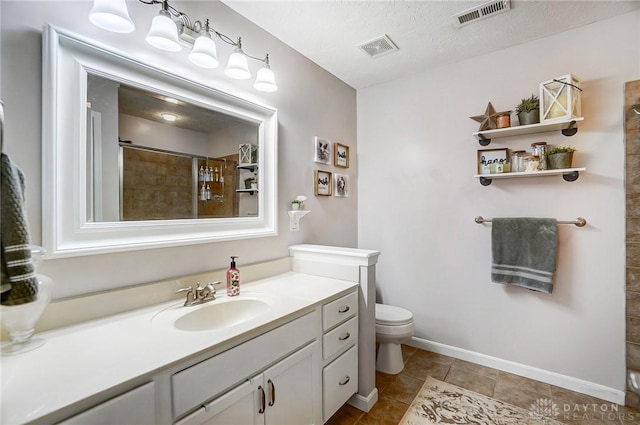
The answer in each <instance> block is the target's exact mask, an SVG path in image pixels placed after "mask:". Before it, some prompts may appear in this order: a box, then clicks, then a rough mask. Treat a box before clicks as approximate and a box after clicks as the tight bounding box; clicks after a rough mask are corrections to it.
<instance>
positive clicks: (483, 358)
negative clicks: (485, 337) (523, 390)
mask: <svg viewBox="0 0 640 425" xmlns="http://www.w3.org/2000/svg"><path fill="white" fill-rule="evenodd" d="M405 344H406V345H409V346H411V347H416V348H422V349H424V350H428V351H432V352H434V353H439V354H444V355H446V356H450V357H455V358H456V359H460V360H466V361H469V362H473V363H477V364H479V365H482V366H487V367H492V368H494V369H498V370H502V371H504V372H509V373H513V374H514V375H520V376H524V377H526V378H531V379H535V380H537V381H540V382H545V383H547V384H551V385H555V386H557V387H561V388H566V389H568V390H571V391H576V392H579V393H582V394H587V395H590V396H592V397H596V398H599V399H602V400H607V401H610V402H612V403H617V404H621V405H624V398H625V392H624V391H621V390H617V389H615V388H609V387H605V386H604V385H601V384H596V383H594V382H589V381H584V380H582V379H578V378H573V377H571V376H566V375H561V374H559V373H556V372H550V371H548V370H544V369H538V368H535V367H531V366H527V365H523V364H520V363H515V362H512V361H509V360H503V359H499V358H497V357H492V356H487V355H485V354H481V353H476V352H475V351H469V350H465V349H463V348H458V347H452V346H450V345H445V344H441V343H439V342H433V341H429V340H426V339H422V338H417V337H413V338H411V340H409V341H407V342H405Z"/></svg>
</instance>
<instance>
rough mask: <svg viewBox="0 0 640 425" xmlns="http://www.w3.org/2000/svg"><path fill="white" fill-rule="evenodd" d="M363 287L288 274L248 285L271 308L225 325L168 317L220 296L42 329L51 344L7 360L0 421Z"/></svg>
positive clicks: (22, 417) (61, 404) (78, 396)
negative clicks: (186, 327) (206, 326)
mask: <svg viewBox="0 0 640 425" xmlns="http://www.w3.org/2000/svg"><path fill="white" fill-rule="evenodd" d="M357 286H358V283H357V282H350V281H344V280H337V279H330V278H325V277H320V276H312V275H307V274H302V273H295V272H288V273H284V274H282V275H278V276H275V277H271V278H267V279H262V280H259V281H256V282H252V283H250V284H243V285H242V287H241V293H240V296H239V297H237V298H238V299H239V298H242V297H243V296H244V297H252V298H262V299H265V300H267V301H268V302H269V303H270V304H271V306H270V309H269V310H268V311H267V312H265V313H262V314H261V315H259V316H258V317H256V318H254V319H250V320H248V321H246V322H243V323H240V324H237V325H233V326H231V327H228V328H224V329H220V330H211V331H198V332H189V331H182V330H178V329H175V328H174V327H173V325H172V321H173V320H168V318H169V317H170V316H171V315H174V316H175V314H176V313H175V312H176V311H182V310H181V309H184V311H185V312H189V311H192V309H198V308H203V307H205V306H209V305H211V304H213V303H215V302H216V301H212V302H211V303H209V304H203V305H200V306H194V307H180V308H179V309H178V308H175V307H176V306H181V305H182V302H181V301H179V302H176V301H171V302H169V303H165V304H161V305H156V306H152V307H148V308H144V309H140V310H136V311H132V312H129V313H125V314H120V315H116V316H112V317H109V318H106V319H101V320H96V321H91V322H86V323H83V324H80V325H77V326H72V327H68V328H63V329H58V330H53V331H49V332H44V333H40V334H36V335H35V336H34V338H43V339H45V340H46V343H45V345H44V346H42V347H40V348H38V349H36V350H34V351H31V352H27V353H23V354H18V355H14V356H8V357H2V358H1V360H0V366H1V370H0V372H1V380H2V386H1V388H2V391H1V397H2V400H1V410H2V412H1V416H0V418H1V420H0V422H1V423H2V424H7V425H9V424H11V425H13V424H20V423H26V422H30V421H34V420H36V419H38V418H41V417H43V416H45V415H48V414H50V413H52V412H55V411H57V410H60V409H63V408H65V407H67V406H70V405H72V404H74V403H76V402H78V401H80V400H82V399H85V398H87V397H89V396H91V395H94V394H98V393H100V392H103V391H105V390H108V389H110V388H113V387H115V386H117V385H119V384H122V383H124V382H127V381H129V380H132V379H134V378H138V377H141V376H144V375H148V374H150V373H152V372H154V371H157V370H159V369H162V368H165V367H167V366H169V365H172V364H175V363H178V362H180V361H183V360H185V359H187V358H189V357H191V356H194V355H196V354H198V353H202V352H204V351H208V350H214V349H216V348H221V349H222V348H226V347H230V346H232V345H235V344H236V343H239V342H242V341H244V340H245V339H247V338H249V337H253V336H257V335H259V334H261V333H263V332H266V331H267V330H270V329H272V328H275V327H277V326H279V325H281V324H283V323H284V322H285V321H286V320H287V318H293V317H294V316H297V315H301V313H302V312H304V311H305V310H310V309H311V308H313V307H315V306H317V305H319V304H321V303H324V302H325V301H328V300H330V299H332V298H337V297H338V296H341V295H343V294H345V293H347V292H349V291H351V290H353V289H354V288H355V287H357ZM221 292H224V291H222V290H219V293H221ZM224 297H226V295H220V296H219V298H224ZM70 314H73V313H70Z"/></svg>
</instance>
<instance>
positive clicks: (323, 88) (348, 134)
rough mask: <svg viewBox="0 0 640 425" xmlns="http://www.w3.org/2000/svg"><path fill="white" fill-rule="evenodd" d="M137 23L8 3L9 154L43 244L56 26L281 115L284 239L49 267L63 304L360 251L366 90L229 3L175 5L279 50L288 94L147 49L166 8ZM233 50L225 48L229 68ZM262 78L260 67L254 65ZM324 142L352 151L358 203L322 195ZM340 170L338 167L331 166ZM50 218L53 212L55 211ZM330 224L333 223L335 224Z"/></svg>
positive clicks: (81, 10) (135, 12)
mask: <svg viewBox="0 0 640 425" xmlns="http://www.w3.org/2000/svg"><path fill="white" fill-rule="evenodd" d="M127 3H128V6H129V11H130V14H131V16H132V18H133V19H134V21H135V22H136V31H135V32H134V33H132V34H115V33H110V32H107V31H104V30H101V29H100V28H97V27H95V26H93V25H92V24H91V23H90V22H89V20H88V13H89V10H90V9H91V6H92V2H91V1H81V2H78V1H74V2H57V1H42V2H35V1H28V2H23V1H2V2H0V9H1V19H2V21H1V27H2V34H1V41H2V45H1V55H2V56H1V63H2V68H1V75H2V82H1V93H2V97H3V100H4V102H5V105H6V132H5V143H4V144H5V147H4V148H5V151H6V152H7V153H8V154H9V155H10V156H11V157H12V159H13V160H14V161H15V162H16V163H17V164H18V165H19V166H20V167H21V169H22V170H23V171H24V173H25V175H26V179H27V202H28V219H29V224H30V226H31V232H32V239H33V242H34V243H36V244H38V243H41V234H40V232H41V220H42V214H43V212H42V211H41V164H40V161H41V134H40V133H41V124H40V123H41V118H42V116H41V95H42V93H41V88H42V83H41V79H42V71H41V70H42V60H41V54H42V53H41V50H42V47H41V45H42V37H41V33H42V27H43V25H45V24H47V23H50V24H53V25H55V26H58V27H61V28H65V29H68V30H70V31H73V32H75V33H78V34H80V35H83V36H86V37H89V38H91V39H94V40H98V41H100V42H101V43H104V44H106V45H109V46H111V47H113V48H117V49H119V50H122V51H124V52H125V53H127V54H130V55H135V56H138V57H142V58H144V59H145V60H146V61H148V62H150V63H153V64H154V65H156V66H159V67H161V68H165V69H170V70H172V71H174V72H177V73H181V74H183V75H190V76H191V77H192V78H194V79H198V80H199V81H200V82H203V83H206V84H212V85H214V86H215V87H216V88H218V89H220V90H223V91H227V92H230V93H232V94H234V95H238V96H243V97H246V98H249V99H251V100H254V101H257V102H260V103H263V104H266V105H269V106H272V107H275V108H277V109H278V118H279V128H278V131H279V153H278V169H279V172H278V179H279V185H278V205H279V212H278V221H279V225H278V236H276V237H268V238H259V239H253V240H243V241H232V242H221V243H212V244H200V245H190V246H184V247H175V248H162V249H152V250H146V251H131V252H126V253H118V254H106V255H95V256H88V257H77V258H69V259H59V260H50V261H46V262H45V263H44V264H43V265H42V266H41V267H40V271H41V272H43V273H46V274H48V275H49V276H51V277H52V278H53V279H54V280H55V282H56V288H55V292H54V297H56V298H62V297H68V296H72V295H77V294H81V293H88V292H95V291H100V290H104V289H107V288H113V287H118V286H128V285H134V284H139V283H144V282H149V281H156V280H162V279H167V278H171V277H175V276H181V275H187V274H193V273H197V272H201V271H206V270H212V269H218V268H223V267H226V266H227V265H228V263H227V259H228V257H229V256H230V255H238V256H239V257H240V258H239V260H238V261H239V266H240V267H241V268H242V265H243V264H249V263H255V262H260V261H265V260H269V259H274V258H279V257H283V256H287V255H288V251H287V247H288V246H289V245H291V244H296V243H301V242H309V243H318V244H331V245H341V246H349V247H355V246H356V244H357V221H356V199H357V187H356V186H355V176H356V172H357V164H356V161H355V160H353V159H355V158H356V155H357V149H356V93H355V90H353V89H352V88H351V87H349V86H347V85H346V84H344V83H343V82H342V81H340V80H338V79H337V78H335V77H334V76H333V75H331V74H329V73H328V72H326V71H324V70H323V69H321V68H319V67H318V66H317V65H315V64H314V63H312V62H311V61H309V60H308V59H306V58H305V57H303V56H301V55H300V54H298V53H296V52H295V51H293V50H292V49H290V48H289V47H288V46H286V45H284V44H283V43H281V42H279V41H278V40H276V39H274V38H273V37H272V36H270V35H269V34H268V33H266V32H264V31H263V30H261V29H259V28H258V27H256V26H255V25H253V24H252V23H250V22H249V21H247V20H246V19H244V18H243V17H241V16H239V15H238V14H236V13H235V12H233V11H231V10H230V9H229V8H227V7H226V6H225V5H223V4H222V3H219V2H197V1H196V2H182V1H172V2H171V4H172V5H173V6H175V7H176V8H178V9H180V10H183V11H185V12H187V13H188V14H189V15H190V16H192V17H193V19H203V17H210V18H211V19H212V21H213V22H212V23H213V26H214V27H215V28H216V29H217V30H219V31H221V32H223V33H225V34H228V35H230V36H232V37H237V36H242V39H243V47H244V48H245V50H246V52H247V53H248V54H251V55H253V56H261V55H263V54H265V53H267V52H268V53H269V55H270V59H271V67H272V69H273V71H274V72H275V73H276V78H277V82H278V85H279V91H278V92H276V93H261V92H256V91H255V90H253V88H252V87H251V86H252V84H253V81H252V80H246V81H237V80H230V79H228V78H226V77H225V76H224V75H223V69H224V68H223V67H222V66H221V67H220V68H218V69H215V70H213V71H210V70H201V69H199V68H198V69H195V68H193V67H192V66H191V62H189V60H188V59H187V54H188V52H187V51H186V49H185V50H184V51H182V52H179V53H166V52H161V51H159V50H157V49H155V48H153V47H151V46H148V47H147V46H146V45H145V44H146V43H145V42H144V35H145V33H146V31H147V30H148V28H149V25H150V21H151V19H152V18H153V16H155V15H156V14H157V12H158V7H151V6H146V5H143V4H141V3H138V2H132V1H131V2H127ZM231 52H232V50H231V48H230V47H229V46H225V45H222V44H221V43H218V55H219V57H220V58H221V59H222V63H223V64H224V63H225V62H226V58H227V57H228V55H229V54H230V53H231ZM250 66H251V68H252V72H253V73H254V75H255V72H257V69H258V64H257V62H255V63H252V64H250ZM317 135H320V136H323V137H326V138H329V139H332V140H336V141H341V142H342V143H345V144H347V145H350V148H351V155H352V165H351V167H350V168H349V170H348V171H349V174H350V175H351V176H352V187H351V196H350V197H349V198H335V197H331V198H329V197H319V198H316V197H314V196H313V170H314V169H315V168H316V166H315V165H316V164H314V163H313V149H312V148H313V137H314V136H317ZM325 168H327V169H329V170H331V171H335V170H333V168H332V167H325ZM299 194H305V195H307V196H308V198H309V200H308V201H307V208H308V209H309V210H311V213H310V214H309V215H307V216H306V217H305V218H304V220H303V222H302V224H301V230H300V232H296V233H292V232H290V231H289V225H288V215H287V212H286V211H287V209H288V207H289V203H290V201H291V199H293V198H294V197H295V196H296V195H299ZM47 213H48V212H45V214H47ZM326 223H331V226H327V225H326Z"/></svg>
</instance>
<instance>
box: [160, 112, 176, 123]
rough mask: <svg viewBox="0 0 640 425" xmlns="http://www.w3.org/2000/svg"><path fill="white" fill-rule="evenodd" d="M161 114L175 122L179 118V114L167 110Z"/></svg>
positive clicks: (167, 119)
mask: <svg viewBox="0 0 640 425" xmlns="http://www.w3.org/2000/svg"><path fill="white" fill-rule="evenodd" d="M160 116H161V117H162V118H164V119H165V120H166V121H170V122H173V121H175V120H177V119H178V117H177V115H174V114H169V113H167V112H163V113H161V114H160Z"/></svg>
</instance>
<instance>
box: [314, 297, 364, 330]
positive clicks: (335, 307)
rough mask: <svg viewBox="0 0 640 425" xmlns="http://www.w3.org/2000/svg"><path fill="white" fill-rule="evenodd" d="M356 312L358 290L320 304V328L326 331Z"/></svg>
mask: <svg viewBox="0 0 640 425" xmlns="http://www.w3.org/2000/svg"><path fill="white" fill-rule="evenodd" d="M357 313H358V291H355V292H352V293H350V294H347V295H345V296H344V297H342V298H338V299H337V300H335V301H332V302H330V303H329V304H325V305H323V306H322V330H324V331H326V330H329V329H331V328H332V327H334V326H335V325H337V324H338V323H341V322H344V321H345V320H347V319H348V318H350V317H353V316H354V315H355V314H357Z"/></svg>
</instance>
